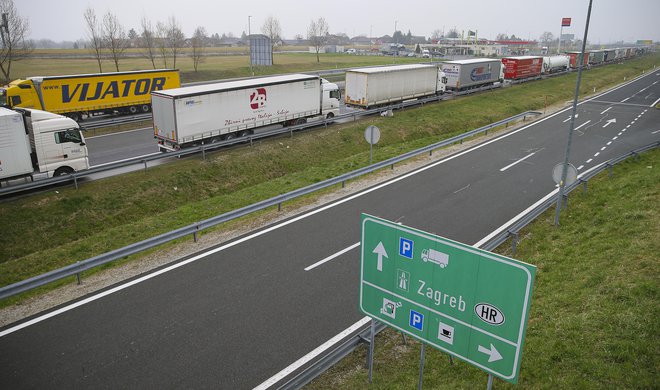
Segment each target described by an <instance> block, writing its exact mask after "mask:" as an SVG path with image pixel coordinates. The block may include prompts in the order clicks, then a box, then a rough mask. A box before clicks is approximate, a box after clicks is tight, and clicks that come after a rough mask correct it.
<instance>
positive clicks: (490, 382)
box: [486, 374, 493, 390]
mask: <svg viewBox="0 0 660 390" xmlns="http://www.w3.org/2000/svg"><path fill="white" fill-rule="evenodd" d="M492 389H493V374H488V384H487V385H486V390H492Z"/></svg>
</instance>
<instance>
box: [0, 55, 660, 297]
mask: <svg viewBox="0 0 660 390" xmlns="http://www.w3.org/2000/svg"><path fill="white" fill-rule="evenodd" d="M658 62H659V61H658V56H654V57H650V56H649V57H645V58H640V59H635V60H631V61H629V62H627V63H625V64H623V65H611V66H606V67H601V68H598V69H593V70H591V71H588V72H585V74H584V76H583V84H582V85H583V88H582V92H583V93H591V92H592V91H593V89H594V88H595V89H596V90H597V91H601V90H603V89H604V88H605V87H607V86H611V85H614V84H617V83H620V82H621V81H623V79H624V77H625V78H631V77H634V76H636V75H639V74H640V73H641V72H642V71H645V70H648V69H650V68H652V67H653V66H654V65H657V64H658ZM575 78H576V75H575V74H571V75H566V76H561V77H554V78H552V79H547V80H543V81H537V82H530V83H525V84H521V85H516V86H513V87H511V88H503V89H498V90H494V91H490V92H487V93H481V94H478V95H474V96H470V97H464V98H457V99H453V100H450V101H445V102H441V103H438V104H429V105H426V106H424V107H420V108H415V109H410V110H405V111H401V112H396V113H395V115H394V117H392V118H383V117H370V118H366V119H362V120H359V121H357V122H352V123H347V124H341V125H333V126H330V127H328V128H327V129H316V130H312V131H304V132H300V133H295V134H294V136H293V137H292V138H289V137H288V136H281V137H278V138H272V139H268V140H264V141H261V142H257V143H255V145H254V146H252V147H248V146H245V147H240V148H232V149H226V150H222V151H219V152H216V153H213V154H207V159H206V160H202V159H201V157H193V158H187V159H182V160H181V161H177V162H176V163H170V164H166V165H161V166H157V167H153V168H149V170H148V171H147V172H143V171H142V172H134V173H130V174H125V175H122V176H118V177H113V178H108V179H104V180H99V181H95V182H91V183H85V184H83V185H82V186H81V188H80V189H79V190H76V189H74V188H63V189H59V190H57V191H55V190H51V191H48V192H45V193H41V194H37V195H33V196H30V197H23V198H18V199H15V200H8V201H3V202H1V203H0V219H1V220H2V221H5V226H7V225H6V224H7V222H6V221H9V222H8V223H9V226H10V227H11V228H9V229H5V231H4V232H3V234H2V235H0V247H2V248H3V250H2V251H1V252H0V285H8V284H11V283H15V282H17V281H20V280H24V279H26V278H28V277H30V276H34V275H37V274H40V273H43V272H46V271H49V270H52V269H55V268H59V267H62V266H64V265H67V264H71V263H74V262H76V261H80V260H84V259H86V258H89V257H92V256H94V255H98V254H101V253H105V252H108V251H110V250H112V249H116V248H120V247H123V246H125V245H128V244H131V243H134V242H137V241H140V240H143V239H146V238H149V237H153V236H155V235H158V234H161V233H164V232H167V231H170V230H173V229H176V228H179V227H182V226H186V225H188V224H190V223H193V222H195V221H200V220H203V219H206V218H209V217H212V216H215V215H218V214H221V213H224V212H227V211H230V210H234V209H236V208H239V207H242V206H246V205H249V204H252V203H255V202H257V201H260V200H264V199H268V198H270V197H273V196H275V195H279V194H282V193H285V192H288V191H291V190H294V189H297V188H300V187H303V186H306V185H309V184H312V183H316V182H318V181H321V180H324V179H328V178H331V177H335V176H337V175H340V174H342V173H346V172H349V171H352V170H355V169H357V168H360V167H363V166H365V165H367V164H368V161H369V149H368V147H367V145H366V144H365V143H364V139H363V132H364V128H365V127H366V126H368V125H376V126H378V127H379V128H380V129H381V132H382V138H381V140H380V143H379V144H378V145H377V146H376V147H375V148H374V161H381V160H384V159H387V158H390V157H393V156H397V155H400V154H402V153H405V152H407V151H410V150H414V149H417V148H419V147H422V146H425V145H428V144H431V143H434V142H438V141H439V140H441V139H445V138H448V137H451V136H453V135H456V134H460V133H463V132H465V131H468V130H471V129H474V128H477V127H480V126H483V125H485V124H488V123H492V122H494V121H497V120H500V119H503V118H506V117H509V116H512V115H515V114H518V113H521V112H523V111H526V110H532V109H538V110H543V109H544V105H545V104H555V103H563V102H565V101H567V100H570V99H571V97H572V93H573V92H572V91H573V89H574V85H575ZM314 196H316V195H314ZM285 207H291V205H285ZM269 212H270V213H276V211H275V210H271V211H269ZM220 228H223V227H220ZM11 302H15V300H13V299H9V300H5V301H3V302H2V303H0V305H6V304H8V303H11Z"/></svg>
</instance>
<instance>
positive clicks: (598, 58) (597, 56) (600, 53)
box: [589, 50, 605, 65]
mask: <svg viewBox="0 0 660 390" xmlns="http://www.w3.org/2000/svg"><path fill="white" fill-rule="evenodd" d="M604 61H605V50H592V51H591V52H589V64H590V65H599V64H602V63H603V62H604Z"/></svg>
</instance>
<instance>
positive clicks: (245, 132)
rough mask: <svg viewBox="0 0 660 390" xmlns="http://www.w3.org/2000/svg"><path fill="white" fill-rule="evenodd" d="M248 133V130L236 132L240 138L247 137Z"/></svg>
mask: <svg viewBox="0 0 660 390" xmlns="http://www.w3.org/2000/svg"><path fill="white" fill-rule="evenodd" d="M248 135H250V130H243V131H241V132H240V133H238V136H239V137H240V138H243V137H247V136H248Z"/></svg>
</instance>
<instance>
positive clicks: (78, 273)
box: [76, 261, 82, 286]
mask: <svg viewBox="0 0 660 390" xmlns="http://www.w3.org/2000/svg"><path fill="white" fill-rule="evenodd" d="M79 263H80V262H79V261H76V264H79ZM76 279H77V280H78V286H80V285H81V284H82V281H81V280H80V272H76Z"/></svg>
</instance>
